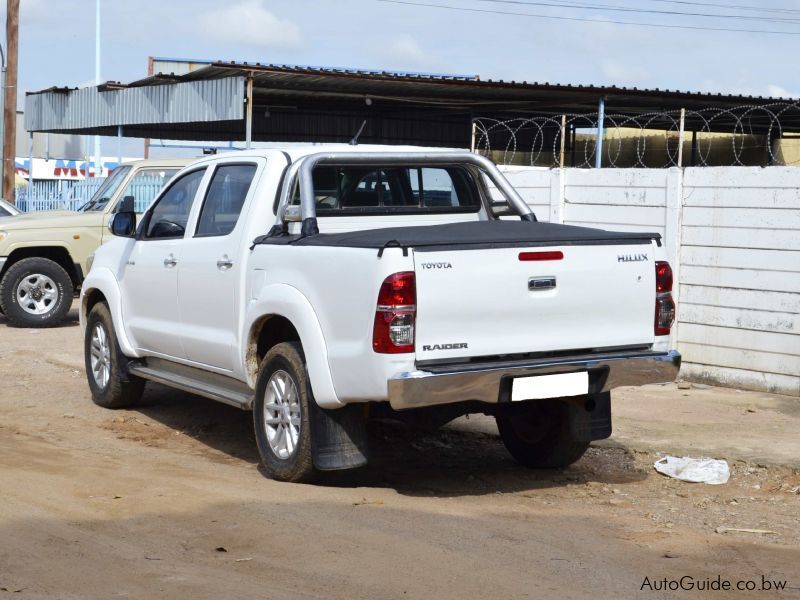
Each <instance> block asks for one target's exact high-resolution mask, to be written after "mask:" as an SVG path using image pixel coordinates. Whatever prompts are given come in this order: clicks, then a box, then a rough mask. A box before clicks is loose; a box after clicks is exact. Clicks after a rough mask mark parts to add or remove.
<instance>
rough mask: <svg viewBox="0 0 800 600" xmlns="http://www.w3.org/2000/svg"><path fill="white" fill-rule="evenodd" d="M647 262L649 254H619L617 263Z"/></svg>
mask: <svg viewBox="0 0 800 600" xmlns="http://www.w3.org/2000/svg"><path fill="white" fill-rule="evenodd" d="M645 260H647V254H617V262H642V261H645Z"/></svg>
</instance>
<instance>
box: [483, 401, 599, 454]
mask: <svg viewBox="0 0 800 600" xmlns="http://www.w3.org/2000/svg"><path fill="white" fill-rule="evenodd" d="M497 429H498V430H499V431H500V438H501V439H502V440H503V444H504V445H505V447H506V449H507V450H508V451H509V453H510V454H511V456H513V457H514V458H515V459H516V460H517V462H519V463H521V464H523V465H525V466H526V467H530V468H532V469H560V468H563V467H567V466H569V465H571V464H572V463H574V462H576V461H577V460H578V459H580V458H581V457H582V456H583V454H584V453H585V452H586V450H587V449H588V448H589V442H586V441H577V440H575V439H573V437H572V434H571V433H570V416H569V406H568V405H567V404H566V402H564V401H561V400H536V401H533V402H530V405H529V407H528V410H527V411H525V412H523V413H520V414H516V415H512V416H508V417H497Z"/></svg>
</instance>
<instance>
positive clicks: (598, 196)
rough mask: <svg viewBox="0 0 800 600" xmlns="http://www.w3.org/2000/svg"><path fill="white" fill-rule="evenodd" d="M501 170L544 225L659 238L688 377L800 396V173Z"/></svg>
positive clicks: (769, 170) (789, 170)
mask: <svg viewBox="0 0 800 600" xmlns="http://www.w3.org/2000/svg"><path fill="white" fill-rule="evenodd" d="M504 171H505V172H506V176H507V177H508V178H509V179H510V180H511V182H512V183H513V184H514V185H515V186H516V187H517V189H518V190H519V191H520V193H521V194H522V195H523V197H524V198H525V199H526V201H527V202H528V203H529V204H530V205H531V206H532V208H533V210H534V211H535V212H536V214H537V216H538V217H539V219H540V220H543V221H545V220H547V221H553V222H560V223H567V224H572V225H586V226H596V227H601V228H603V229H611V230H619V231H636V230H639V231H656V232H658V233H660V234H661V235H662V237H663V240H664V250H665V256H666V257H667V259H668V260H669V261H670V263H671V264H672V266H673V269H674V271H675V275H676V277H675V279H676V284H675V290H674V296H675V298H676V300H678V322H677V325H676V327H675V329H674V330H673V337H674V340H675V344H676V345H677V347H678V349H679V350H680V351H681V352H682V353H683V356H684V367H683V375H684V376H685V377H687V378H692V379H697V380H704V381H708V382H713V383H720V384H723V385H730V386H735V387H742V388H747V389H755V390H763V391H770V392H779V393H784V394H791V395H795V396H800V169H797V168H792V167H770V168H767V169H761V168H746V167H711V168H686V169H677V168H673V169H663V170H655V169H600V170H597V169H563V170H560V169H552V170H550V169H541V168H533V167H504Z"/></svg>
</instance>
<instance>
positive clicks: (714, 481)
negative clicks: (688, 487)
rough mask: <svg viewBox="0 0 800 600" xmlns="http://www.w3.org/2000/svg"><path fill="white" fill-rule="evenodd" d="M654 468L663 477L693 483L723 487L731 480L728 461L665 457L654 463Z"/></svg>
mask: <svg viewBox="0 0 800 600" xmlns="http://www.w3.org/2000/svg"><path fill="white" fill-rule="evenodd" d="M653 467H655V469H656V471H658V472H659V473H661V474H663V475H666V476H668V477H672V478H674V479H680V480H681V481H688V482H691V483H708V484H710V485H721V484H723V483H728V479H729V478H730V469H729V468H728V463H727V461H724V460H715V459H713V458H689V457H688V456H683V457H677V456H665V457H664V458H661V459H659V460H657V461H656V462H655V463H653Z"/></svg>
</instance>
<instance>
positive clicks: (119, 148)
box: [117, 125, 122, 166]
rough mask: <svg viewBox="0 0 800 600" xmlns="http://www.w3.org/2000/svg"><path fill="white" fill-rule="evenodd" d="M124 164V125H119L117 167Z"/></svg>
mask: <svg viewBox="0 0 800 600" xmlns="http://www.w3.org/2000/svg"><path fill="white" fill-rule="evenodd" d="M121 163H122V125H117V166H119V165H120V164H121Z"/></svg>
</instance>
